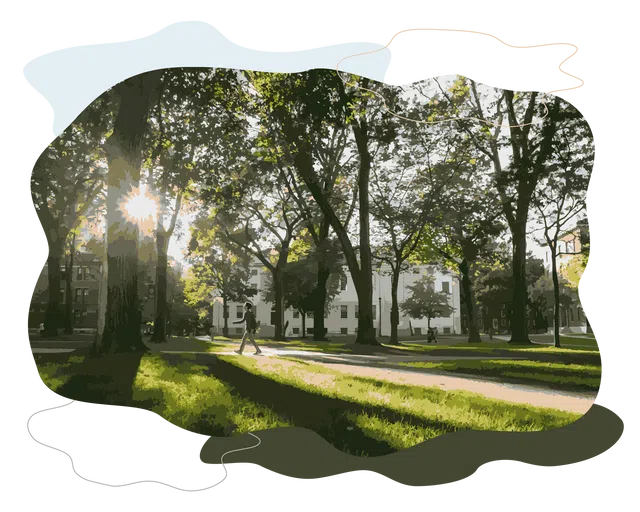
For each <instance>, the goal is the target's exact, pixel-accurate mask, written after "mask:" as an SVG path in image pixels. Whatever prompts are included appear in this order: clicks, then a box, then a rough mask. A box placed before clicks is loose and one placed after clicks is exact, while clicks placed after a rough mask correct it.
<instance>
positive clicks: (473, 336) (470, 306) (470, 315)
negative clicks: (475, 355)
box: [458, 259, 482, 343]
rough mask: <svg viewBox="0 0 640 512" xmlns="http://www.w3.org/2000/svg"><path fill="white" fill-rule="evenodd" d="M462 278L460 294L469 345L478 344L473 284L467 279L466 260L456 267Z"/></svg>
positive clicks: (478, 336)
mask: <svg viewBox="0 0 640 512" xmlns="http://www.w3.org/2000/svg"><path fill="white" fill-rule="evenodd" d="M458 268H459V269H460V275H461V276H462V292H463V295H464V305H465V308H466V310H467V321H468V323H469V338H468V339H467V341H468V342H469V343H480V342H481V341H482V339H481V338H480V332H479V331H478V311H477V308H476V301H475V296H474V293H473V283H472V282H471V278H470V277H469V262H468V261H467V260H466V259H463V260H462V263H460V264H459V265H458Z"/></svg>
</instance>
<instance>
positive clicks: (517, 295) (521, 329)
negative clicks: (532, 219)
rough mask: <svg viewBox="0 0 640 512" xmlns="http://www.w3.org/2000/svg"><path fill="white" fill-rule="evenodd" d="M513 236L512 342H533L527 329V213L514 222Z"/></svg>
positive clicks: (510, 341)
mask: <svg viewBox="0 0 640 512" xmlns="http://www.w3.org/2000/svg"><path fill="white" fill-rule="evenodd" d="M522 217H524V218H522ZM512 236H513V265H512V267H513V302H512V305H511V319H510V323H511V339H510V340H509V343H511V344H520V345H522V344H531V341H530V340H529V333H528V329H527V275H526V261H527V235H526V215H524V216H522V215H520V219H519V221H518V222H517V223H515V224H514V226H513V229H512Z"/></svg>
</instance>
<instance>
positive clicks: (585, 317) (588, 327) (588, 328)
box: [583, 311, 593, 334]
mask: <svg viewBox="0 0 640 512" xmlns="http://www.w3.org/2000/svg"><path fill="white" fill-rule="evenodd" d="M583 313H584V311H583ZM584 320H585V322H587V334H593V329H592V328H591V324H590V323H589V319H588V318H587V315H584Z"/></svg>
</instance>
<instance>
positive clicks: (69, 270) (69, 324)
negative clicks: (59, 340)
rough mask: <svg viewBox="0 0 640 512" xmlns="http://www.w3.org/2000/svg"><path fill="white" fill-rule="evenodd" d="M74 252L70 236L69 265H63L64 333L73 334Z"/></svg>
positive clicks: (73, 243)
mask: <svg viewBox="0 0 640 512" xmlns="http://www.w3.org/2000/svg"><path fill="white" fill-rule="evenodd" d="M75 252H76V235H75V233H74V234H73V235H72V239H71V248H70V250H69V265H68V266H67V265H65V268H66V272H65V276H64V277H65V279H64V280H65V292H64V293H65V296H66V299H67V300H66V301H65V318H64V333H65V334H73V320H74V319H73V296H72V289H71V283H72V281H73V257H74V255H75Z"/></svg>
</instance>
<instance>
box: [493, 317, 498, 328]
mask: <svg viewBox="0 0 640 512" xmlns="http://www.w3.org/2000/svg"><path fill="white" fill-rule="evenodd" d="M493 328H494V329H497V328H498V319H497V318H494V319H493Z"/></svg>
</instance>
